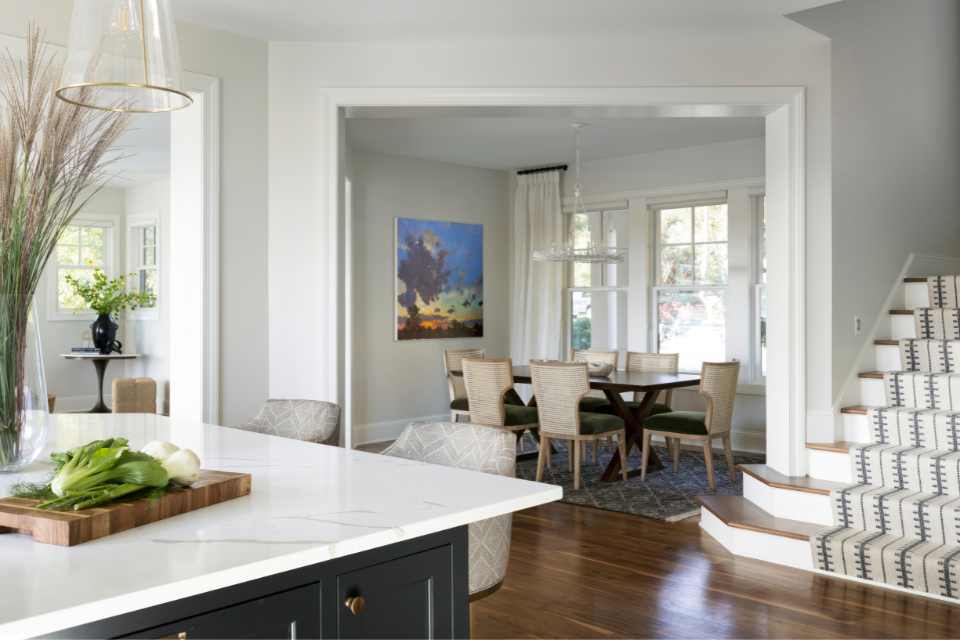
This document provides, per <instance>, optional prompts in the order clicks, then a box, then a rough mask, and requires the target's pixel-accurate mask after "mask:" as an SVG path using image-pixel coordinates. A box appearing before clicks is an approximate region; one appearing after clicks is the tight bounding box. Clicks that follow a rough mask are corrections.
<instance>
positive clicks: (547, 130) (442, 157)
mask: <svg viewBox="0 0 960 640" xmlns="http://www.w3.org/2000/svg"><path fill="white" fill-rule="evenodd" d="M580 121H582V122H586V123H588V124H589V126H587V127H586V128H584V130H583V133H582V135H581V148H582V150H583V151H582V157H583V160H584V161H587V160H595V159H599V158H616V157H621V156H629V155H635V154H640V153H651V152H654V151H663V150H665V149H679V148H683V147H695V146H700V145H704V144H712V143H717V142H727V141H730V140H742V139H745V138H759V137H762V136H763V119H762V118H587V119H580ZM347 135H348V140H349V142H350V145H351V146H352V148H354V149H358V150H361V151H371V152H378V153H386V154H389V155H394V156H407V157H413V158H422V159H425V160H436V161H440V162H452V163H454V164H461V165H467V166H472V167H483V168H485V169H503V170H509V169H517V168H523V167H534V166H542V165H546V164H557V163H564V162H567V163H569V162H572V160H573V130H572V128H571V120H570V119H569V118H564V117H548V116H541V117H493V118H480V117H470V118H462V117H449V118H442V117H432V118H416V117H414V118H350V119H348V120H347Z"/></svg>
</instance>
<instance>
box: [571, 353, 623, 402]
mask: <svg viewBox="0 0 960 640" xmlns="http://www.w3.org/2000/svg"><path fill="white" fill-rule="evenodd" d="M573 361H574V362H585V363H587V364H594V363H600V364H608V365H610V366H612V367H613V368H614V369H616V368H617V363H618V362H619V361H620V354H619V353H618V352H616V351H594V350H593V349H583V350H574V352H573ZM605 404H609V401H608V400H607V397H606V396H605V395H603V393H602V392H600V391H591V392H590V393H588V394H587V395H586V397H584V399H583V401H582V402H581V404H580V410H581V411H593V410H594V409H595V408H596V407H599V406H602V405H605Z"/></svg>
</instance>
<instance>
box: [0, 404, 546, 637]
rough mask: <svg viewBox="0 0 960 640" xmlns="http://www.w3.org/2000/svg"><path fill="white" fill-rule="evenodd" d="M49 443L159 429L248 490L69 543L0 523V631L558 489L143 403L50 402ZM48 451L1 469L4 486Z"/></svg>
mask: <svg viewBox="0 0 960 640" xmlns="http://www.w3.org/2000/svg"><path fill="white" fill-rule="evenodd" d="M55 418H56V425H55V427H54V435H53V437H52V438H51V443H50V448H51V449H52V450H62V449H67V448H70V447H73V446H77V445H79V444H83V443H86V442H89V441H90V440H94V439H97V438H103V437H108V436H125V437H127V438H129V439H130V444H131V446H133V447H140V446H142V445H144V444H145V443H147V442H148V441H150V440H168V441H170V442H174V443H176V444H177V445H179V446H181V447H186V448H190V449H193V450H194V451H195V452H196V453H197V454H198V455H199V456H200V458H201V460H202V461H203V467H204V468H206V469H216V470H222V471H240V472H248V473H250V474H252V476H253V490H252V492H251V494H250V495H249V496H246V497H243V498H238V499H235V500H230V501H228V502H224V503H221V504H218V505H214V506H211V507H207V508H205V509H200V510H198V511H193V512H191V513H187V514H183V515H180V516H176V517H173V518H169V519H167V520H162V521H160V522H157V523H154V524H150V525H146V526H143V527H138V528H136V529H132V530H129V531H125V532H122V533H118V534H115V535H111V536H107V537H106V538H101V539H99V540H94V541H91V542H87V543H84V544H81V545H78V546H75V547H58V546H54V545H47V544H40V543H37V542H34V541H33V540H32V539H31V538H30V537H29V536H25V535H20V534H2V535H0V567H2V576H0V581H2V584H3V588H2V589H0V592H2V595H0V637H3V638H9V637H23V636H35V635H42V634H45V633H50V632H53V631H56V630H60V629H64V628H69V627H73V626H77V625H80V624H85V623H88V622H93V621H96V620H102V619H104V618H108V617H111V616H115V615H119V614H122V613H128V612H130V611H135V610H137V609H143V608H145V607H151V606H154V605H157V604H162V603H165V602H170V601H172V600H176V599H178V598H184V597H188V596H192V595H196V594H199V593H205V592H207V591H212V590H214V589H219V588H221V587H225V586H230V585H234V584H239V583H241V582H246V581H249V580H256V579H258V578H262V577H264V576H268V575H272V574H276V573H280V572H283V571H287V570H290V569H294V568H297V567H303V566H308V565H311V564H315V563H318V562H323V561H325V560H330V559H332V558H337V557H341V556H345V555H349V554H352V553H358V552H360V551H365V550H368V549H372V548H376V547H382V546H385V545H388V544H392V543H394V542H398V541H401V540H406V539H409V538H414V537H417V536H422V535H426V534H430V533H435V532H437V531H442V530H445V529H450V528H453V527H457V526H461V525H464V524H468V523H470V522H475V521H477V520H483V519H485V518H490V517H492V516H496V515H501V514H504V513H509V512H513V511H518V510H520V509H525V508H528V507H532V506H535V505H539V504H544V503H547V502H552V501H554V500H558V499H560V498H561V496H562V489H561V488H560V487H557V486H553V485H547V484H540V483H535V482H528V481H525V480H516V479H513V478H506V477H502V476H494V475H488V474H482V473H477V472H471V471H464V470H461V469H454V468H449V467H440V466H436V465H428V464H424V463H419V462H414V461H410V460H404V459H400V458H389V457H385V456H381V455H376V454H371V453H363V452H360V451H348V450H344V449H340V448H336V447H329V446H323V445H315V444H308V443H303V442H299V441H296V440H287V439H283V438H277V437H272V436H264V435H260V434H255V433H249V432H245V431H240V430H237V429H228V428H224V427H216V426H211V425H202V424H199V423H193V422H180V421H176V420H170V419H168V418H164V417H162V416H147V415H112V414H108V415H66V414H64V415H57V416H55ZM49 473H50V467H49V465H47V464H46V463H44V464H35V465H33V467H32V468H31V469H30V470H29V471H27V472H24V473H20V474H15V475H3V474H0V495H9V487H10V485H12V484H13V483H14V482H16V481H18V480H23V479H30V480H44V479H46V478H47V477H48V476H49Z"/></svg>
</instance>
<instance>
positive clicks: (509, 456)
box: [383, 422, 516, 601]
mask: <svg viewBox="0 0 960 640" xmlns="http://www.w3.org/2000/svg"><path fill="white" fill-rule="evenodd" d="M514 444H515V443H514V441H513V437H512V436H511V435H510V434H509V433H507V432H505V431H497V430H494V429H487V428H485V427H483V426H480V425H475V424H463V423H460V424H456V423H450V422H435V423H430V424H411V425H409V426H408V427H407V428H406V429H404V430H403V433H401V434H400V437H399V438H397V440H396V442H394V443H393V444H392V445H390V447H388V448H387V449H386V450H385V451H384V452H383V455H386V456H396V457H398V458H406V459H407V460H419V461H421V462H428V463H431V464H439V465H444V466H447V467H457V468H460V469H470V470H472V471H482V472H484V473H492V474H496V475H501V476H510V477H513V476H514V474H515V471H516V450H515V449H514ZM512 522H513V515H512V514H507V515H503V516H496V517H493V518H489V519H487V520H480V521H478V522H473V523H471V524H469V525H467V535H468V542H467V548H468V553H469V560H468V564H467V583H468V585H469V591H470V600H471V601H474V600H477V599H479V598H482V597H484V596H487V595H490V594H491V593H493V592H494V591H496V590H497V589H498V588H499V587H500V585H501V584H502V583H503V579H504V577H505V576H506V574H507V561H508V560H509V558H510V529H511V524H512Z"/></svg>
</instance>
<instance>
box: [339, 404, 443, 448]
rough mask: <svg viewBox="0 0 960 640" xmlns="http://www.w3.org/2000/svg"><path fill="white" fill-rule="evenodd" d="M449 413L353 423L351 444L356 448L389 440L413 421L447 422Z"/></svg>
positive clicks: (397, 435) (394, 438)
mask: <svg viewBox="0 0 960 640" xmlns="http://www.w3.org/2000/svg"><path fill="white" fill-rule="evenodd" d="M449 421H450V414H449V413H442V414H438V415H433V416H417V417H413V418H401V419H400V420H389V421H386V422H372V423H369V424H355V425H353V438H352V439H351V443H352V446H353V447H354V448H356V447H357V446H360V445H366V444H376V443H378V442H390V441H392V440H396V439H397V437H399V435H400V432H402V431H403V430H404V429H405V428H406V427H407V425H409V424H411V423H414V422H449Z"/></svg>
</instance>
